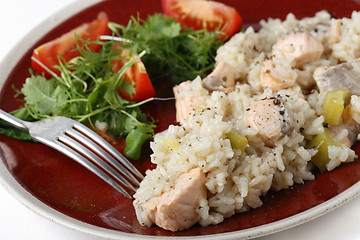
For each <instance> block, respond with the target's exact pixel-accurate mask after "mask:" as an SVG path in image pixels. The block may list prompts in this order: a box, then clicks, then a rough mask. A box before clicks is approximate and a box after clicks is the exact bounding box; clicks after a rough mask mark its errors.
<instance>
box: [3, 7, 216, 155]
mask: <svg viewBox="0 0 360 240" xmlns="http://www.w3.org/2000/svg"><path fill="white" fill-rule="evenodd" d="M109 28H110V29H111V30H112V31H113V35H114V36H120V37H122V38H125V39H127V40H129V41H124V42H121V43H118V42H115V41H104V42H103V41H95V42H89V41H86V40H83V39H80V38H79V37H78V36H76V37H77V40H78V41H79V43H81V44H78V45H77V48H76V49H74V51H78V52H79V53H80V56H79V57H75V58H73V59H72V60H70V61H69V62H66V61H65V60H64V59H63V58H62V57H61V56H59V65H58V66H56V68H57V69H59V70H60V72H61V74H60V76H56V75H55V74H54V75H53V77H52V78H50V79H47V78H45V76H43V75H35V74H33V72H32V70H31V71H30V73H31V76H30V77H28V78H27V79H26V81H25V83H24V85H23V87H22V88H21V89H20V90H17V91H18V94H17V95H21V96H23V98H24V107H22V108H20V109H17V110H15V111H13V112H12V113H11V114H13V115H14V116H16V117H18V118H20V119H23V120H27V121H36V120H39V119H42V118H46V117H52V116H56V115H61V116H66V117H69V118H73V119H75V120H77V121H79V122H82V123H84V124H86V125H88V126H91V127H92V128H94V129H96V127H95V125H96V123H97V122H100V123H106V124H105V126H107V127H106V129H105V130H106V132H107V134H110V135H113V136H115V137H119V138H126V147H125V150H124V153H125V155H126V156H127V157H129V158H132V159H139V158H140V153H141V147H142V145H143V143H144V142H145V141H146V140H148V139H151V138H152V136H153V134H154V129H155V127H156V126H155V124H154V120H153V119H151V118H150V117H149V116H147V115H146V114H144V113H143V112H142V111H141V109H140V107H139V105H141V104H139V103H137V104H134V102H130V101H127V100H125V99H123V98H122V97H121V96H120V95H119V93H118V88H121V89H123V90H125V91H127V92H128V93H129V94H130V95H131V94H132V93H134V92H135V88H134V86H133V85H131V84H130V83H128V82H127V81H123V78H122V77H123V75H124V73H125V71H126V69H127V68H128V67H130V66H131V65H132V64H134V62H135V61H136V60H137V58H132V59H131V60H130V61H128V62H126V63H125V65H124V66H123V67H122V68H121V69H120V70H119V71H118V72H115V73H114V72H113V70H112V63H113V61H114V60H117V59H119V58H121V52H122V51H123V50H124V49H125V48H126V49H130V50H131V51H130V55H131V54H132V53H135V54H138V53H140V52H141V53H140V54H139V56H138V57H139V58H140V57H142V61H143V63H144V64H145V66H146V67H147V72H148V74H149V76H150V78H151V80H152V82H153V84H154V83H155V84H156V83H158V84H160V85H161V84H163V81H164V79H170V80H171V85H175V84H177V83H180V82H182V81H186V80H189V79H190V80H192V79H194V78H195V77H196V76H198V75H199V76H201V77H204V76H205V75H206V74H207V72H208V71H210V70H211V69H213V67H214V62H215V61H214V56H215V54H216V50H217V48H218V47H219V46H220V44H221V41H219V40H218V39H219V32H208V31H207V30H198V31H193V30H190V29H182V28H181V26H180V24H179V23H177V22H176V21H175V20H174V19H173V18H170V17H164V16H163V15H162V14H154V15H150V16H149V17H148V19H147V20H146V21H144V20H142V19H140V17H139V16H138V17H137V18H135V17H132V18H131V19H130V21H129V23H128V24H127V25H126V26H123V25H119V24H116V23H109ZM89 44H100V45H102V48H101V50H100V51H99V52H93V51H90V50H89V48H88V47H87V46H89ZM114 44H117V45H118V46H119V48H114ZM144 52H146V53H147V54H145V55H144ZM0 134H5V135H7V136H10V137H13V138H16V139H21V140H31V138H30V136H29V134H27V133H25V132H22V131H20V130H18V129H16V128H14V127H11V126H10V125H9V124H7V123H5V122H4V121H1V120H0Z"/></svg>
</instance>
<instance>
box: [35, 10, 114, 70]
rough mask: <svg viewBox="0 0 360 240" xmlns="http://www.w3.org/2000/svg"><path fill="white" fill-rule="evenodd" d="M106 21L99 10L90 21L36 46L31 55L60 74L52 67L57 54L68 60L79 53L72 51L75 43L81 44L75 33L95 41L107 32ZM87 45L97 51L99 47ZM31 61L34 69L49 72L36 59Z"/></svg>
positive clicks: (56, 60) (55, 61)
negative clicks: (95, 16)
mask: <svg viewBox="0 0 360 240" xmlns="http://www.w3.org/2000/svg"><path fill="white" fill-rule="evenodd" d="M108 22H109V18H108V16H107V15H106V13H104V12H100V13H99V14H98V16H97V18H96V19H95V20H93V21H92V22H90V23H84V24H82V25H80V26H79V27H77V28H75V29H73V30H71V31H69V32H67V33H65V34H63V35H62V36H60V37H59V38H56V39H54V40H52V41H50V42H47V43H44V44H42V45H41V46H39V47H37V48H36V49H35V50H34V51H33V55H32V56H33V58H36V59H37V60H39V61H40V62H41V63H42V64H44V65H45V66H46V67H47V68H49V69H50V70H51V71H53V72H54V73H56V74H60V72H59V70H57V69H56V68H54V66H55V65H59V60H58V56H62V57H63V58H64V59H65V60H66V61H69V60H71V59H72V58H74V57H77V56H79V55H80V53H79V52H78V51H73V50H74V49H75V48H76V44H77V43H78V44H81V42H79V41H78V40H77V39H76V37H75V34H76V35H78V36H79V37H80V38H82V39H85V40H90V41H95V40H97V38H98V36H100V35H106V34H108V31H109V29H108ZM88 47H89V49H90V50H91V51H99V50H100V49H101V45H98V44H89V45H88ZM31 63H32V67H33V68H34V69H35V70H37V71H38V72H42V73H45V74H47V75H49V73H48V72H47V71H46V70H45V69H44V68H43V67H42V66H40V65H39V64H38V63H37V62H36V61H34V60H32V62H31Z"/></svg>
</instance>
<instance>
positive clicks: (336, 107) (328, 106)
mask: <svg viewBox="0 0 360 240" xmlns="http://www.w3.org/2000/svg"><path fill="white" fill-rule="evenodd" d="M349 97H350V90H348V89H336V90H332V91H329V92H328V93H327V94H326V96H325V99H324V103H323V105H322V109H323V115H324V118H325V120H324V122H325V123H328V124H330V125H338V124H339V123H340V120H341V114H342V112H343V110H344V107H345V103H346V102H347V101H348V100H349Z"/></svg>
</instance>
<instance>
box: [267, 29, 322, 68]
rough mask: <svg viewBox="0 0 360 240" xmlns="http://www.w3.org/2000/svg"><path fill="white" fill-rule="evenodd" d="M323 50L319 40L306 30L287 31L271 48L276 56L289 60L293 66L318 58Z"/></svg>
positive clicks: (299, 66) (298, 66)
mask: <svg viewBox="0 0 360 240" xmlns="http://www.w3.org/2000/svg"><path fill="white" fill-rule="evenodd" d="M323 52H324V46H323V45H322V44H321V42H320V41H319V40H317V39H316V38H314V37H313V36H311V35H310V34H309V33H307V32H293V33H289V34H288V35H286V36H285V37H283V38H280V39H279V40H278V42H277V43H276V45H275V48H274V50H273V54H274V55H275V56H276V57H283V58H286V59H288V60H290V61H291V63H292V65H293V67H295V68H301V67H302V66H304V65H305V64H307V63H310V62H313V61H317V60H319V59H320V57H321V55H322V54H323Z"/></svg>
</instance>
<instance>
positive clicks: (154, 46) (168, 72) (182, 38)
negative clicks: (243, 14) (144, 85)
mask: <svg viewBox="0 0 360 240" xmlns="http://www.w3.org/2000/svg"><path fill="white" fill-rule="evenodd" d="M109 27H110V28H111V30H112V31H113V32H114V33H115V34H116V36H118V37H122V38H125V39H129V40H132V43H131V44H130V45H129V47H130V48H131V49H132V50H133V51H134V52H141V51H142V50H146V51H147V53H148V54H147V55H146V56H144V57H143V58H142V61H143V62H144V64H145V66H146V67H147V71H148V74H149V75H150V78H151V79H152V81H153V82H154V83H155V84H156V81H160V80H161V81H163V80H164V79H170V80H171V82H172V83H173V84H177V83H180V82H182V81H186V80H193V79H194V78H195V77H196V76H201V77H205V76H206V75H207V73H208V72H209V71H210V70H212V69H213V68H214V63H215V60H214V58H215V55H216V50H217V49H218V47H219V46H220V45H221V44H222V42H221V41H220V40H218V39H219V34H220V31H219V32H217V31H215V32H209V31H207V30H198V31H194V30H191V29H182V27H181V26H180V24H179V23H178V22H176V21H175V20H174V19H173V18H171V17H164V16H163V15H162V14H154V15H150V16H149V17H148V18H147V19H146V21H145V20H142V19H141V18H140V17H139V16H138V17H137V18H136V17H132V18H131V19H130V21H129V22H128V24H127V25H119V24H116V23H110V24H109Z"/></svg>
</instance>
